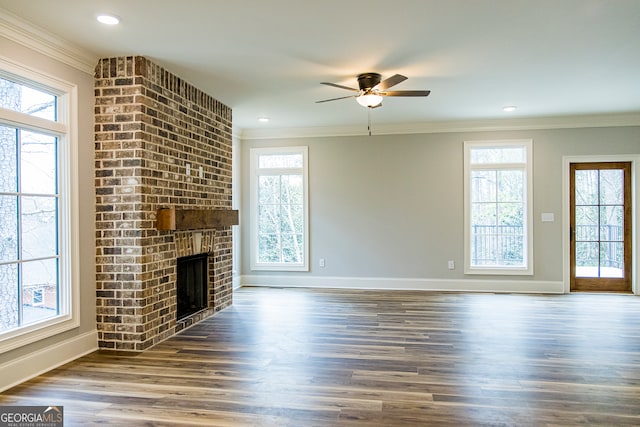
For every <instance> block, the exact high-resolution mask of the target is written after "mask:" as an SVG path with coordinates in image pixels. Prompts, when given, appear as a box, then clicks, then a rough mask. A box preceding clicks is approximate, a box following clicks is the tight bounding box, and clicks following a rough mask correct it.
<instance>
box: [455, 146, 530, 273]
mask: <svg viewBox="0 0 640 427" xmlns="http://www.w3.org/2000/svg"><path fill="white" fill-rule="evenodd" d="M490 147H495V148H509V147H518V148H524V149H525V155H526V159H525V163H524V164H523V163H514V164H511V163H493V164H482V165H472V164H471V150H472V149H473V148H490ZM472 169H485V170H499V169H524V171H525V183H524V188H525V192H526V194H525V195H524V199H523V200H524V204H525V206H524V209H523V212H524V216H525V217H524V218H523V227H524V232H525V235H524V239H525V243H524V248H523V250H524V262H525V265H524V266H486V267H485V266H482V267H480V266H472V265H471V196H472V194H471V170H472ZM464 254H465V255H464V273H465V274H495V275H533V272H534V268H533V140H531V139H512V140H490V141H485V140H483V141H465V142H464Z"/></svg>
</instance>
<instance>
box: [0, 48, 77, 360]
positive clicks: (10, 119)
mask: <svg viewBox="0 0 640 427" xmlns="http://www.w3.org/2000/svg"><path fill="white" fill-rule="evenodd" d="M0 75H1V76H3V77H9V78H10V79H13V80H14V81H17V82H18V83H28V84H29V85H31V86H35V87H38V88H40V89H43V90H46V91H48V92H51V93H55V94H56V96H57V97H58V104H57V110H58V116H57V121H55V122H54V121H49V120H46V119H42V118H39V117H34V116H29V115H27V114H24V113H20V112H16V111H11V110H8V109H5V108H0V123H2V124H6V125H9V126H17V127H20V128H23V129H30V130H35V131H38V132H42V133H46V134H49V135H52V136H56V137H57V138H58V153H57V157H58V165H57V166H58V188H59V199H58V200H59V202H58V203H59V204H58V206H59V207H58V218H59V219H58V235H59V251H60V253H59V256H60V264H59V268H60V273H59V281H60V282H59V283H60V286H59V300H60V302H59V310H60V313H61V314H60V315H58V316H56V317H54V318H51V319H47V320H44V321H40V322H35V323H32V324H29V325H26V326H22V327H19V328H16V329H13V330H10V331H7V332H4V333H0V354H2V353H4V352H7V351H10V350H13V349H15V348H19V347H22V346H25V345H28V344H31V343H34V342H37V341H40V340H43V339H45V338H49V337H51V336H53V335H56V334H59V333H62V332H66V331H68V330H71V329H74V328H77V327H78V326H79V325H80V262H79V259H80V252H79V220H78V212H79V202H78V180H77V176H78V124H77V117H78V87H77V85H75V84H73V83H70V82H67V81H65V80H62V79H59V78H57V77H54V76H51V75H48V74H45V73H43V72H40V71H38V70H35V69H33V68H31V67H27V66H24V65H22V64H19V63H17V62H14V61H11V60H9V59H7V58H4V57H0ZM34 83H35V84H34Z"/></svg>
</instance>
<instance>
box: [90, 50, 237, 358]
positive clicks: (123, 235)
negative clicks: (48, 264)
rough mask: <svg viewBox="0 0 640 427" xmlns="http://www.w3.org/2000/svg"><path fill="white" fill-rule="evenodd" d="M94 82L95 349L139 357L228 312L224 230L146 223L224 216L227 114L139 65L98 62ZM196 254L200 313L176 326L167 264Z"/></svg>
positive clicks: (130, 60)
mask: <svg viewBox="0 0 640 427" xmlns="http://www.w3.org/2000/svg"><path fill="white" fill-rule="evenodd" d="M95 77H96V80H95V185H96V246H97V247H96V250H97V253H96V264H97V273H96V274H97V276H96V283H97V323H98V339H99V346H100V348H102V349H112V350H130V351H142V350H144V349H146V348H149V347H150V346H152V345H154V344H156V343H158V342H160V341H162V340H164V339H166V338H168V337H169V336H171V335H173V334H175V333H176V332H177V331H178V330H180V329H182V328H184V327H185V326H188V325H189V324H191V323H193V322H196V321H199V320H201V319H202V318H205V317H207V316H210V315H212V314H213V313H215V312H217V311H219V310H221V309H223V308H225V307H227V306H229V305H231V303H232V289H233V285H232V259H231V253H232V243H231V227H224V228H221V229H211V230H196V231H179V232H172V231H158V230H157V229H156V221H155V216H156V211H157V209H158V208H166V207H176V208H189V209H207V208H210V209H214V208H215V209H231V109H230V108H229V107H227V106H225V105H224V104H222V103H220V102H219V101H217V100H215V99H214V98H212V97H211V96H209V95H207V94H206V93H204V92H202V91H201V90H199V89H197V88H195V87H193V86H192V85H190V84H189V83H187V82H185V81H183V80H181V79H180V78H178V77H177V76H175V75H173V74H171V73H169V72H168V71H166V70H165V69H163V68H162V67H160V66H158V65H156V64H154V63H153V62H151V61H150V60H148V59H147V58H144V57H140V56H128V57H118V58H105V59H102V60H100V61H99V63H98V65H97V66H96V70H95ZM188 169H189V170H190V173H189V172H188ZM201 171H202V172H201ZM201 174H202V175H201ZM197 253H208V254H209V276H210V277H209V295H208V299H209V301H208V305H209V308H208V309H207V310H205V311H204V312H200V313H198V314H196V315H195V316H192V317H190V318H188V319H185V320H181V321H180V322H177V320H176V259H177V258H178V257H180V256H187V255H195V254H197Z"/></svg>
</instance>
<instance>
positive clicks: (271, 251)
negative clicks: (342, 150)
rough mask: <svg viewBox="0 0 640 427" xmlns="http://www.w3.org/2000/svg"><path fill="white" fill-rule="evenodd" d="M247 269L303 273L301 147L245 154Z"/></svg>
mask: <svg viewBox="0 0 640 427" xmlns="http://www.w3.org/2000/svg"><path fill="white" fill-rule="evenodd" d="M251 212H252V218H251V223H252V232H251V268H252V269H253V270H283V271H287V270H288V271H308V269H309V263H308V252H309V237H308V234H309V233H308V197H307V147H285V148H255V149H252V150H251Z"/></svg>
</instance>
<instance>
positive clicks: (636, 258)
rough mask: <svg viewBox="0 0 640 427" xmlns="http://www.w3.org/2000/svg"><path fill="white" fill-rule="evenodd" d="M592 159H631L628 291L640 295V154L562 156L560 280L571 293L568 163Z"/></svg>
mask: <svg viewBox="0 0 640 427" xmlns="http://www.w3.org/2000/svg"><path fill="white" fill-rule="evenodd" d="M593 162H631V209H632V212H631V228H632V229H631V292H633V293H634V294H635V295H640V285H639V283H640V282H639V280H638V273H639V272H640V270H639V269H640V230H639V229H638V228H639V227H640V155H631V154H621V155H602V156H599V155H591V156H563V157H562V281H563V287H564V293H569V292H571V290H570V281H571V256H570V250H571V240H570V236H569V233H570V223H571V209H570V206H569V203H570V192H569V182H570V174H571V170H570V164H571V163H593Z"/></svg>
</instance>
